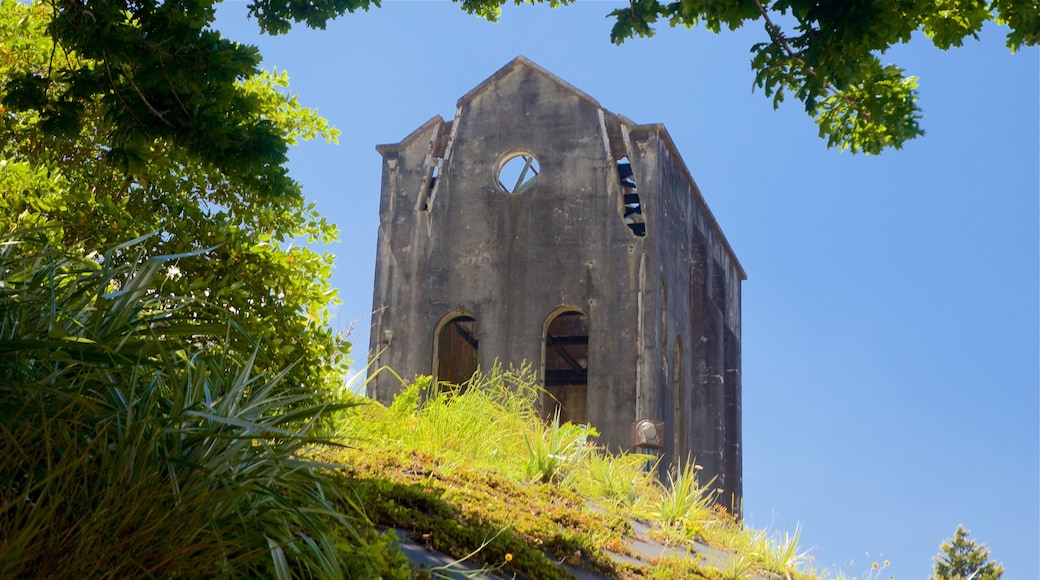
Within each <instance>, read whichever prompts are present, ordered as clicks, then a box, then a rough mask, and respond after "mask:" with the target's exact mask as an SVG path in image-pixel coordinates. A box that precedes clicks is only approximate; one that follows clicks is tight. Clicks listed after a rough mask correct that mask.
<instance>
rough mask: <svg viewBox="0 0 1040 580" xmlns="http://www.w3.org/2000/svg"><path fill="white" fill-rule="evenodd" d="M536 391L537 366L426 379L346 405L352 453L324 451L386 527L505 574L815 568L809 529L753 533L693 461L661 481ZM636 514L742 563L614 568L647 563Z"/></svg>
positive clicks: (678, 542)
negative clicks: (386, 402) (382, 398)
mask: <svg viewBox="0 0 1040 580" xmlns="http://www.w3.org/2000/svg"><path fill="white" fill-rule="evenodd" d="M532 385H533V380H532V377H531V375H530V373H529V370H528V369H525V368H521V369H505V368H502V367H497V366H496V367H495V368H493V369H492V370H491V371H490V372H488V373H480V372H478V373H477V374H476V375H475V376H474V377H473V379H471V380H470V381H469V382H468V383H467V384H466V385H464V388H458V389H450V390H444V389H440V388H431V387H430V385H429V379H428V378H420V379H419V380H418V381H417V382H415V383H413V384H411V385H408V386H407V388H405V389H404V391H403V392H402V393H401V394H400V395H398V397H397V398H396V399H395V400H394V402H393V404H391V405H390V406H389V407H383V406H382V405H380V404H379V403H376V402H370V403H368V404H365V405H362V406H359V407H355V408H351V409H348V410H347V411H345V412H344V413H343V414H342V417H341V421H340V425H341V430H340V432H339V440H340V442H341V443H342V444H343V446H342V447H338V448H329V449H325V450H323V451H322V452H321V453H320V457H321V458H322V459H325V460H329V461H331V462H333V463H336V464H340V465H343V466H345V467H344V468H343V469H340V470H338V471H337V472H336V477H337V478H338V481H339V482H340V485H341V486H342V487H343V488H344V489H345V490H349V491H347V492H346V493H347V495H349V496H352V497H357V498H359V503H360V504H362V505H363V506H364V509H365V510H366V513H367V515H368V517H370V518H371V519H372V520H373V521H374V522H376V523H377V524H379V525H382V526H386V527H390V528H396V529H399V530H401V531H402V532H403V533H405V534H407V535H408V536H409V537H410V538H411V539H413V540H415V541H416V542H419V543H420V544H425V545H428V546H430V547H433V548H436V549H437V550H440V551H443V552H445V553H448V554H451V555H452V556H455V557H459V558H461V557H464V556H468V557H469V559H470V560H471V561H475V562H479V563H481V564H483V565H485V566H487V567H489V568H493V569H496V570H502V571H503V572H505V573H506V574H514V573H515V574H518V575H522V576H526V577H531V578H558V577H559V578H566V577H569V576H568V575H567V574H566V573H565V572H564V571H562V570H561V569H560V568H559V567H558V565H557V563H559V562H562V563H564V564H568V565H571V566H580V567H583V568H586V569H592V570H595V571H598V572H600V573H602V574H605V575H607V576H608V577H612V576H619V577H651V578H720V577H727V576H725V572H724V571H723V569H724V568H726V567H727V566H735V565H739V569H740V570H743V571H750V572H755V571H759V572H772V573H776V574H780V575H786V576H787V577H790V578H796V577H801V576H802V575H803V574H804V572H805V571H804V570H803V568H804V567H805V565H806V564H807V559H806V555H805V553H804V552H802V551H800V550H799V549H798V539H797V534H795V535H793V536H792V535H786V536H785V535H780V534H772V535H770V534H767V533H765V532H760V531H754V530H744V529H743V528H742V526H741V525H740V523H739V522H738V520H736V519H735V518H734V517H732V516H731V515H730V514H727V513H726V512H725V510H724V509H722V508H721V507H718V506H716V505H715V504H714V502H713V499H714V493H713V491H712V489H711V486H710V485H708V484H701V483H699V482H698V481H697V478H696V467H695V464H694V463H692V462H691V463H689V464H688V465H687V466H684V468H683V469H681V470H679V471H678V472H677V473H675V474H673V477H672V481H671V484H670V485H662V484H661V483H660V482H659V480H658V479H657V478H656V477H655V476H654V472H655V468H654V466H655V463H654V461H653V459H654V458H653V457H650V456H646V455H615V454H612V453H610V452H608V451H607V450H605V449H602V448H600V447H598V446H596V445H595V443H594V440H593V438H594V435H595V432H594V431H593V430H589V429H588V428H585V427H582V426H578V425H573V424H569V423H565V424H560V423H559V421H553V422H551V423H550V424H549V425H545V424H544V423H543V422H542V420H541V418H540V417H541V415H540V413H539V412H538V410H537V407H536V405H537V401H538V392H537V388H536V387H533V386H532ZM424 394H425V396H424ZM420 401H423V403H422V405H421V407H420ZM709 483H710V482H709ZM633 520H636V521H641V522H644V523H643V524H640V525H646V526H648V530H649V531H647V532H646V535H648V536H649V537H650V538H652V539H655V540H657V541H659V542H662V543H664V544H666V545H671V546H677V547H691V548H692V546H694V543H695V542H696V543H699V544H708V545H711V546H712V547H714V548H716V549H720V550H722V551H723V552H724V553H726V554H729V555H730V557H727V558H724V560H723V561H720V562H704V561H701V560H698V559H695V558H687V557H675V556H670V557H669V556H665V557H662V558H658V559H651V560H650V561H647V562H645V565H639V566H636V565H632V564H631V563H623V562H618V561H615V559H614V558H611V557H610V556H609V555H608V553H613V554H618V555H622V556H629V557H631V556H633V555H634V554H632V553H631V551H630V548H629V547H628V544H627V542H626V537H630V536H632V535H633V534H635V531H634V529H633V524H632V521H633Z"/></svg>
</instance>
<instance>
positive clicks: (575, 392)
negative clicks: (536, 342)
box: [542, 311, 589, 423]
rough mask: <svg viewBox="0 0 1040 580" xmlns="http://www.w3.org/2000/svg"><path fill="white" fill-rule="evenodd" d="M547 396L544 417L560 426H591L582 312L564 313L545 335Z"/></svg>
mask: <svg viewBox="0 0 1040 580" xmlns="http://www.w3.org/2000/svg"><path fill="white" fill-rule="evenodd" d="M544 360H545V392H546V396H545V397H544V401H543V405H542V413H543V416H544V417H545V418H546V419H551V418H552V417H553V415H554V414H555V413H556V412H557V410H558V411H559V413H560V422H565V421H569V422H571V423H587V422H588V377H589V370H588V369H589V330H588V324H587V322H586V318H585V315H584V314H582V313H581V312H573V311H572V312H563V313H561V314H559V315H558V316H556V317H555V318H553V320H552V322H550V323H549V327H548V328H547V329H546V331H545V353H544Z"/></svg>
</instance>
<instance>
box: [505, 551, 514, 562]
mask: <svg viewBox="0 0 1040 580" xmlns="http://www.w3.org/2000/svg"><path fill="white" fill-rule="evenodd" d="M512 561H513V555H512V554H510V553H509V552H506V562H512Z"/></svg>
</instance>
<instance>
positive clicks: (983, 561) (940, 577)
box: [930, 526, 1004, 580]
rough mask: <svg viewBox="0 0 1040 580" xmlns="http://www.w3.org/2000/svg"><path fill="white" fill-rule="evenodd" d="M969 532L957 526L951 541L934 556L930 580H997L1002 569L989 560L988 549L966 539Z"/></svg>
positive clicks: (944, 543) (946, 542)
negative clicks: (933, 573)
mask: <svg viewBox="0 0 1040 580" xmlns="http://www.w3.org/2000/svg"><path fill="white" fill-rule="evenodd" d="M968 535H969V532H968V530H965V529H964V527H963V526H957V531H956V533H954V535H953V539H952V540H946V541H945V542H943V543H942V547H941V549H942V551H941V552H939V553H938V554H936V556H935V576H932V577H931V579H930V580H999V579H1000V577H1001V576H1002V575H1003V574H1004V567H1003V566H1001V565H1000V564H997V563H996V562H993V561H991V560H990V559H989V548H987V547H986V545H985V544H976V543H975V540H969V539H968Z"/></svg>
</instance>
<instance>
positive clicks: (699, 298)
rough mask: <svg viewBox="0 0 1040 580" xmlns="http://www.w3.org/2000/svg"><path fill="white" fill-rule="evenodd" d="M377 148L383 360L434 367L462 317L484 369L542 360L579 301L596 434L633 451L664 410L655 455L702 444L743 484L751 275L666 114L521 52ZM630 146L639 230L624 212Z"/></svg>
mask: <svg viewBox="0 0 1040 580" xmlns="http://www.w3.org/2000/svg"><path fill="white" fill-rule="evenodd" d="M378 150H379V151H380V153H381V154H382V155H383V159H384V163H383V180H382V192H381V196H382V197H381V203H380V228H379V244H378V256H377V260H376V282H375V291H374V296H373V310H374V315H373V327H372V342H371V344H372V348H373V351H372V353H371V356H372V357H373V358H374V359H375V366H377V367H378V366H384V365H386V366H390V367H392V368H393V369H394V370H395V371H397V372H398V373H399V374H400V375H401V376H403V377H404V378H406V379H411V378H412V377H414V376H415V375H417V374H430V373H433V372H434V368H433V367H434V360H435V356H436V355H435V351H436V347H435V343H436V341H435V337H436V335H437V332H438V329H439V328H440V327H441V325H443V324H444V322H445V321H446V320H448V319H450V318H451V317H452V316H456V315H465V316H469V317H472V318H474V319H475V320H476V329H477V330H476V333H475V334H476V335H479V342H478V341H477V340H476V337H475V336H474V337H470V336H469V333H468V332H463V333H462V334H461V335H462V336H463V338H464V341H462V342H460V341H459V340H456V341H455V343H453V344H456V345H461V346H460V347H459V348H462V349H465V348H466V346H465V344H466V342H465V341H469V343H470V344H478V351H477V359H478V360H479V362H480V365H481V366H482V367H484V368H490V366H491V365H492V364H493V363H494V362H495V360H499V361H501V362H504V363H520V362H521V361H524V360H526V361H530V362H532V363H533V364H534V365H535V368H539V366H538V365H539V364H542V361H543V360H544V349H545V331H546V328H547V327H548V324H549V321H550V320H551V319H552V317H553V316H555V315H557V314H559V313H560V312H561V311H580V312H583V313H584V314H585V315H587V318H586V320H585V323H586V325H587V329H588V346H587V349H588V350H587V368H588V371H587V383H588V384H587V393H588V394H587V399H586V413H587V419H588V421H589V422H591V423H592V424H593V425H594V426H595V427H596V428H597V429H598V430H599V431H600V433H601V442H603V443H605V444H607V445H608V446H610V447H612V448H614V449H625V448H627V447H628V445H629V441H630V437H631V432H630V426H631V423H632V421H634V420H636V419H637V418H654V419H659V420H662V421H664V422H665V423H666V425H667V427H666V429H667V434H666V437H665V442H666V446H665V449H664V451H663V452H664V454H665V459H666V460H668V461H669V462H671V461H673V460H674V459H675V458H677V457H685V456H686V455H690V456H694V457H696V459H697V461H698V463H699V464H701V465H703V466H704V468H705V469H704V474H705V475H706V476H707V477H712V476H716V477H718V478H719V479H718V482H719V483H720V484H721V487H723V488H724V489H725V491H726V495H727V497H730V496H735V497H738V498H739V496H740V493H741V489H740V455H739V454H740V448H739V442H740V425H739V416H740V412H739V409H740V407H739V405H740V375H739V368H740V360H739V352H740V281H741V280H742V279H743V278H744V273H743V270H742V269H741V268H740V265H739V263H738V262H737V260H736V258H735V257H734V256H733V253H732V250H731V249H730V247H729V245H728V243H727V242H726V241H725V238H724V237H723V236H722V233H721V230H719V228H718V225H717V224H716V223H715V221H714V218H713V217H712V216H711V214H710V211H709V210H708V209H707V206H706V205H705V204H704V202H703V199H702V198H701V196H700V192H699V191H698V190H697V187H696V184H694V182H693V180H692V178H691V177H690V176H689V173H688V171H687V170H686V167H685V165H684V164H683V162H682V160H681V158H680V157H679V155H678V153H677V152H676V151H675V148H674V145H672V142H671V139H670V138H669V137H668V135H667V132H666V131H664V128H663V127H661V126H659V125H645V126H641V125H636V124H635V123H632V122H631V121H629V120H627V119H625V118H624V117H620V116H616V115H614V114H612V113H610V112H609V111H606V110H604V109H603V108H602V107H601V106H600V105H599V104H598V103H597V102H596V101H595V100H593V99H592V98H590V97H589V96H588V95H585V94H584V93H581V92H580V91H578V90H577V89H575V88H574V87H572V86H570V85H568V84H567V83H565V82H563V81H561V80H560V79H558V78H556V77H554V76H553V75H551V74H550V73H548V72H547V71H545V70H544V69H541V68H540V67H538V66H537V65H534V64H533V63H530V62H529V61H527V60H526V59H523V58H522V57H520V58H518V59H516V60H514V61H513V62H511V63H509V64H508V65H506V67H504V68H503V69H502V70H500V71H499V72H497V73H495V75H493V76H492V77H491V78H489V79H488V80H486V81H485V82H484V83H482V84H481V85H479V86H478V87H476V88H475V89H474V90H473V91H470V93H468V94H467V95H465V96H464V97H462V98H461V99H460V100H459V105H458V111H457V114H456V117H455V119H454V120H453V121H444V120H442V119H440V118H439V117H434V118H433V119H431V120H430V121H428V122H427V123H426V124H424V125H423V126H422V127H420V128H419V129H417V130H416V131H415V132H413V133H412V135H409V136H408V137H407V138H406V139H405V140H404V141H402V142H401V143H398V144H393V145H383V146H380V147H379V148H378ZM518 153H522V154H524V155H529V156H533V157H534V158H535V159H537V163H538V165H539V170H540V173H539V175H538V176H537V178H536V179H535V180H534V181H533V182H532V183H531V185H530V186H529V187H528V188H527V189H525V190H524V191H522V192H519V193H508V192H507V191H505V190H503V188H502V186H501V185H500V184H499V179H498V171H499V169H500V167H501V166H502V164H503V163H504V162H505V160H506V159H508V158H509V157H510V156H511V155H515V154H518ZM623 157H627V159H628V161H629V162H630V163H631V168H632V173H633V175H632V178H633V179H634V180H635V182H636V184H637V185H638V195H639V199H640V205H641V209H642V212H643V218H644V220H645V227H646V235H645V236H640V235H637V233H636V232H635V231H633V229H631V228H630V227H628V226H627V225H626V224H625V223H624V221H623V216H624V201H623V200H624V197H623V196H624V193H625V191H626V190H625V189H624V188H623V187H622V185H621V183H620V182H621V177H620V176H619V173H618V164H617V162H618V159H620V158H623ZM438 159H440V160H441V161H440V162H439V165H438V161H437V160H438ZM434 166H436V168H434ZM434 177H435V179H433V178H434ZM431 182H432V183H431ZM431 185H432V186H431ZM509 185H511V184H509ZM630 193H631V192H630ZM467 328H469V327H468V326H467ZM441 343H442V344H446V343H444V342H443V341H442V342H441ZM453 348H454V347H453ZM581 352H582V353H583V354H584V353H585V351H584V350H582V351H581ZM543 371H544V369H543ZM540 377H544V375H542V374H540ZM727 377H729V378H727ZM399 390H400V385H399V383H397V382H396V379H393V378H391V377H389V375H382V376H380V377H378V378H377V379H375V380H374V381H372V382H371V383H370V394H371V395H372V396H374V397H375V398H377V399H379V400H381V401H383V402H389V401H390V400H392V398H393V395H394V394H395V393H396V392H398V391H399ZM727 405H729V406H728V407H727ZM727 409H728V410H727ZM677 420H678V421H679V425H678V426H676V425H675V422H676V421H677ZM676 434H678V437H677V436H676Z"/></svg>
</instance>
